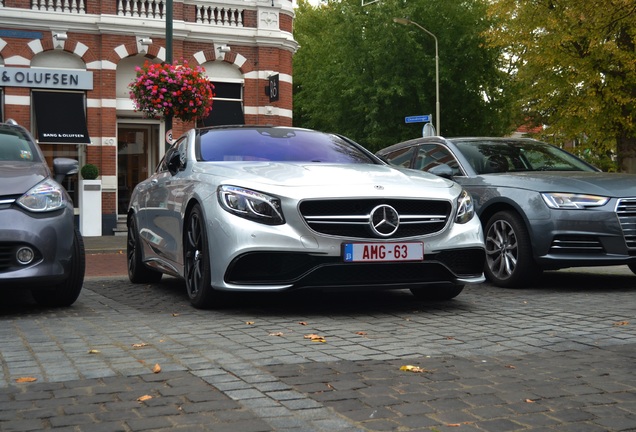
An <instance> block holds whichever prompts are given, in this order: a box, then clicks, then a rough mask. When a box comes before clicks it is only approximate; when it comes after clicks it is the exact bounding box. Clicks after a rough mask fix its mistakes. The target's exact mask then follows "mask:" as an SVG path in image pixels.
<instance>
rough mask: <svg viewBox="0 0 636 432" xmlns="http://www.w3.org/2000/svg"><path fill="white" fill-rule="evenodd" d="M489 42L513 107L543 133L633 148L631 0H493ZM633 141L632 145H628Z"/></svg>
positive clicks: (635, 100)
mask: <svg viewBox="0 0 636 432" xmlns="http://www.w3.org/2000/svg"><path fill="white" fill-rule="evenodd" d="M489 16H490V17H491V19H492V21H493V23H494V25H493V26H492V27H491V29H490V31H489V32H488V40H489V46H491V47H493V48H496V49H501V50H502V53H503V55H502V59H506V60H505V61H506V62H508V63H509V65H510V72H511V73H512V75H511V78H512V79H513V85H514V88H515V89H516V91H518V95H519V98H518V102H517V106H516V109H515V110H516V111H517V112H523V113H524V115H525V117H526V118H527V119H529V121H531V122H532V123H534V124H545V125H547V126H548V127H547V128H546V129H545V134H544V137H542V138H545V137H547V136H559V137H562V138H563V139H566V140H569V141H582V142H585V143H587V145H588V146H590V147H592V148H593V149H594V153H595V154H607V152H608V151H611V150H614V149H616V150H617V151H618V157H619V166H620V159H621V156H622V155H624V154H625V152H626V151H629V152H631V153H634V152H636V149H635V148H633V147H636V123H635V121H634V113H635V112H636V8H635V7H634V3H633V0H602V1H601V0H586V1H580V0H538V1H525V2H520V1H518V0H494V1H492V2H491V6H490V15H489ZM630 147H632V149H631V150H630Z"/></svg>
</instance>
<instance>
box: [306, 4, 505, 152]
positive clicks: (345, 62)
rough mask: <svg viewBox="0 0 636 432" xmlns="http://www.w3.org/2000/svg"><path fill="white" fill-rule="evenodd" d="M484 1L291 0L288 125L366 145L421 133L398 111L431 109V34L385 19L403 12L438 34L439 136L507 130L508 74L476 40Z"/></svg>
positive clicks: (417, 112) (429, 111) (494, 53)
mask: <svg viewBox="0 0 636 432" xmlns="http://www.w3.org/2000/svg"><path fill="white" fill-rule="evenodd" d="M486 3H487V2H486V1H485V0H463V1H459V2H455V1H452V2H439V1H430V0H428V1H423V0H422V1H417V2H410V3H409V2H405V1H403V0H382V1H381V2H377V3H374V4H372V5H369V6H364V7H363V6H362V5H361V3H360V0H338V1H336V0H327V1H326V2H323V3H321V4H320V5H318V6H312V5H311V4H310V3H308V2H307V1H306V0H299V2H298V8H297V9H296V19H295V22H294V37H295V39H296V40H297V41H298V42H299V44H300V48H299V50H298V52H297V53H296V54H295V56H294V124H295V125H296V126H302V127H310V128H314V129H319V130H325V131H331V132H338V133H342V134H344V135H347V136H349V137H351V138H352V139H354V140H356V141H358V142H360V143H361V144H363V145H365V146H366V147H367V148H369V149H371V150H378V149H380V148H382V147H385V146H387V145H390V144H393V143H395V142H398V141H400V140H404V139H409V138H415V137H417V136H421V129H422V126H423V124H421V123H419V124H418V123H415V124H405V122H404V118H405V117H407V116H412V115H421V114H435V101H436V95H435V41H434V39H433V38H432V37H431V36H430V35H428V34H426V33H425V32H423V31H421V30H420V29H419V28H417V27H416V26H404V25H399V24H396V23H394V22H393V18H394V17H398V18H404V17H408V18H409V19H410V20H412V21H414V22H417V23H418V24H420V25H421V26H423V27H425V28H426V29H427V30H429V31H430V32H431V33H433V34H434V35H435V36H436V37H437V39H438V43H439V68H440V74H439V75H440V83H439V87H440V102H441V103H440V106H441V119H440V120H441V127H440V129H441V132H442V134H443V135H445V136H458V135H483V134H487V135H490V134H494V135H500V134H503V133H505V132H508V131H509V130H510V125H511V124H512V121H511V119H510V118H509V116H510V113H511V110H510V109H509V103H510V102H509V101H508V100H507V97H508V93H506V92H505V91H504V89H505V87H506V85H507V82H506V81H507V80H508V75H507V74H506V73H505V72H504V71H502V70H501V69H500V68H499V64H498V62H499V60H500V56H499V52H498V51H497V49H494V48H487V47H486V46H485V38H484V36H483V34H484V32H485V31H486V30H487V29H488V28H489V27H490V24H489V22H488V20H487V19H486ZM435 123H436V119H433V124H435Z"/></svg>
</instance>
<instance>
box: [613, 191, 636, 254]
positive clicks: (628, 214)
mask: <svg viewBox="0 0 636 432" xmlns="http://www.w3.org/2000/svg"><path fill="white" fill-rule="evenodd" d="M616 214H617V215H618V221H619V223H620V225H621V228H622V229H623V236H624V237H625V243H626V244H627V247H628V248H630V249H636V198H623V199H620V200H618V205H617V206H616Z"/></svg>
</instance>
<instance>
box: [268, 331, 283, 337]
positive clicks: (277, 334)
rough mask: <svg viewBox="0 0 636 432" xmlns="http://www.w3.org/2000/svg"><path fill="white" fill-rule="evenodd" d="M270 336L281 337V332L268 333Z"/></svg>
mask: <svg viewBox="0 0 636 432" xmlns="http://www.w3.org/2000/svg"><path fill="white" fill-rule="evenodd" d="M269 335H270V336H282V335H283V332H276V333H270V334H269Z"/></svg>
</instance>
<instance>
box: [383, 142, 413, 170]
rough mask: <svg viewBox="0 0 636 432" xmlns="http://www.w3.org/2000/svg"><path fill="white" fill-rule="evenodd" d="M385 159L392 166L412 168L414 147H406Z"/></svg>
mask: <svg viewBox="0 0 636 432" xmlns="http://www.w3.org/2000/svg"><path fill="white" fill-rule="evenodd" d="M384 158H385V159H386V160H387V161H388V162H389V163H390V164H391V165H396V166H401V167H404V168H411V159H413V147H406V148H403V149H400V150H396V151H394V152H393V153H389V154H388V155H386V156H384Z"/></svg>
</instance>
